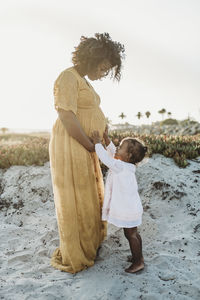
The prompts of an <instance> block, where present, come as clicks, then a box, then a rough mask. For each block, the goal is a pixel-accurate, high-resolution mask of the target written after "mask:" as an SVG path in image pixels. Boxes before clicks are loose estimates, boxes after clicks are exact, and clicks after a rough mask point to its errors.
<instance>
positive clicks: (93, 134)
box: [91, 131, 101, 144]
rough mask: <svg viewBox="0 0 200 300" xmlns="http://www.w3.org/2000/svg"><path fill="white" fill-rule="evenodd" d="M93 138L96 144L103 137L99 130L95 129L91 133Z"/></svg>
mask: <svg viewBox="0 0 200 300" xmlns="http://www.w3.org/2000/svg"><path fill="white" fill-rule="evenodd" d="M91 139H92V140H93V143H94V144H97V143H101V138H100V135H99V132H98V131H93V132H92V135H91Z"/></svg>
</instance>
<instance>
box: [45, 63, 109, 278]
mask: <svg viewBox="0 0 200 300" xmlns="http://www.w3.org/2000/svg"><path fill="white" fill-rule="evenodd" d="M54 99H55V108H56V109H58V108H62V109H64V110H71V111H72V112H73V113H74V114H75V115H76V117H77V118H78V120H79V121H80V123H81V125H82V127H83V129H84V131H85V133H86V135H87V136H91V132H92V131H93V130H98V131H99V133H100V136H101V137H103V132H104V130H105V127H106V119H105V116H104V114H103V112H102V110H101V108H100V106H99V105H100V97H99V96H98V94H97V93H96V92H95V91H94V89H93V88H92V86H91V85H90V84H89V85H88V84H87V82H86V81H85V79H84V78H82V77H81V76H80V75H79V74H78V72H77V71H76V70H75V69H74V67H71V68H68V69H66V70H64V71H63V72H62V73H61V74H60V75H59V77H58V78H57V80H56V81H55V85H54ZM49 154H50V167H51V176H52V184H53V192H54V202H55V209H56V216H57V223H58V229H59V238H60V243H59V248H57V249H55V251H54V252H53V255H52V258H51V265H52V266H53V267H55V268H56V269H59V270H62V271H66V272H70V273H76V272H79V271H81V270H83V269H85V268H87V267H90V266H92V265H93V264H94V260H95V257H96V252H97V249H98V247H99V245H100V244H101V242H102V241H103V239H104V238H105V236H106V230H107V224H106V222H103V221H101V208H102V204H103V203H102V202H103V197H104V183H103V176H102V172H101V169H100V163H99V159H98V157H97V155H96V153H95V152H89V151H87V150H86V149H85V148H84V147H83V146H82V145H81V144H80V143H78V142H77V141H76V140H75V139H74V138H72V137H71V136H70V135H69V134H68V132H67V130H66V129H65V127H64V126H63V124H62V121H61V120H60V119H59V118H58V119H57V120H56V122H55V124H54V125H53V129H52V133H51V138H50V144H49Z"/></svg>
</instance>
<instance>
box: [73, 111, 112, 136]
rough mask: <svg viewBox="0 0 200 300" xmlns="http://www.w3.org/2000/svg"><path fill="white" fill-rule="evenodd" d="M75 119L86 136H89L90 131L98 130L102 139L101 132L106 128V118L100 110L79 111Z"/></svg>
mask: <svg viewBox="0 0 200 300" xmlns="http://www.w3.org/2000/svg"><path fill="white" fill-rule="evenodd" d="M77 117H78V119H79V121H80V123H81V125H82V127H83V129H84V131H85V133H86V134H87V135H88V136H91V133H92V131H94V130H98V131H99V134H100V137H101V138H103V132H104V130H105V127H106V118H105V116H104V114H103V112H102V110H101V109H100V108H98V109H92V110H80V111H79V112H78V114H77Z"/></svg>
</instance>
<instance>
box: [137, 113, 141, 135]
mask: <svg viewBox="0 0 200 300" xmlns="http://www.w3.org/2000/svg"><path fill="white" fill-rule="evenodd" d="M136 117H137V118H138V120H140V119H141V118H142V113H141V112H140V111H139V112H138V113H137V115H136ZM140 131H141V128H140V127H139V130H138V133H140Z"/></svg>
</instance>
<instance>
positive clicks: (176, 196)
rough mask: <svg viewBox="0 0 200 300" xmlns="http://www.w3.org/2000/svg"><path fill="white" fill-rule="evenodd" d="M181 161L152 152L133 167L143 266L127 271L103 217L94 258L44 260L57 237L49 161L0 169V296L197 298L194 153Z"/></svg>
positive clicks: (119, 239) (12, 299)
mask: <svg viewBox="0 0 200 300" xmlns="http://www.w3.org/2000/svg"><path fill="white" fill-rule="evenodd" d="M189 162H190V165H189V166H188V167H187V168H186V169H182V168H179V167H177V166H176V165H175V164H174V161H173V160H172V159H170V158H165V157H164V156H162V155H159V154H156V155H153V157H152V158H149V161H148V163H146V164H144V165H142V166H140V167H138V169H137V173H136V176H137V179H138V186H139V193H140V196H141V199H142V203H143V207H144V215H143V223H142V225H141V226H140V227H139V228H138V229H139V232H140V234H141V237H142V240H143V254H144V259H145V268H144V270H143V271H141V272H139V273H136V274H128V273H126V272H124V269H125V268H126V267H128V266H129V264H130V263H128V262H127V261H126V260H127V256H128V255H130V251H129V247H128V243H127V241H126V239H125V238H124V236H123V229H120V228H117V227H115V226H112V225H109V227H108V236H107V238H106V240H105V241H104V242H103V244H102V246H101V249H100V252H99V256H98V258H97V260H96V262H95V265H94V266H93V267H91V268H89V269H87V270H85V271H82V272H79V273H77V274H74V275H72V274H69V273H65V272H61V271H59V270H56V269H54V268H53V267H51V265H50V257H51V254H52V252H53V250H54V249H55V248H56V247H57V246H58V245H59V237H58V230H57V222H56V216H55V210H54V202H53V193H52V186H51V176H50V169H49V163H46V164H45V166H43V167H35V166H31V167H25V166H13V167H11V168H9V169H7V170H0V194H1V195H0V208H1V210H0V224H1V225H0V226H1V231H0V251H1V252H0V253H1V256H0V299H6V300H31V299H48V300H55V299H67V300H68V299H72V300H74V299H81V300H90V299H91V300H94V299H103V300H106V299H109V300H110V299H113V300H116V299H120V300H121V299H143V300H144V299H145V300H146V299H148V300H156V299H159V300H162V299H172V300H174V299H176V300H179V299H180V300H183V299H200V209H199V208H200V157H199V158H198V159H194V160H189Z"/></svg>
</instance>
